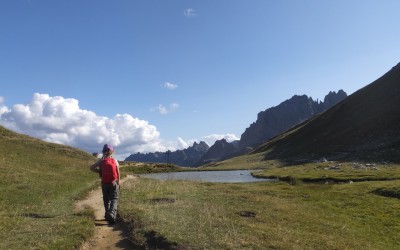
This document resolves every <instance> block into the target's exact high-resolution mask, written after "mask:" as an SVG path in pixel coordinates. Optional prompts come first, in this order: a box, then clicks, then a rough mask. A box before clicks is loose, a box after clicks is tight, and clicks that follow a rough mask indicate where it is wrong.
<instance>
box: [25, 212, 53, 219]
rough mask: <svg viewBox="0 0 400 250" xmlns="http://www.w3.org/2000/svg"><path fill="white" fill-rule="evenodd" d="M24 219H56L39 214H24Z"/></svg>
mask: <svg viewBox="0 0 400 250" xmlns="http://www.w3.org/2000/svg"><path fill="white" fill-rule="evenodd" d="M21 216H22V217H27V218H34V219H51V218H54V217H55V216H54V215H46V214H37V213H23V214H21Z"/></svg>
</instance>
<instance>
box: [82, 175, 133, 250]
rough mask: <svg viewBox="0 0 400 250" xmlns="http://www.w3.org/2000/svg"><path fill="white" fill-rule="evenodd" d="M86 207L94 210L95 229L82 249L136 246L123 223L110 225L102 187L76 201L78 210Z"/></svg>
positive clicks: (129, 177)
mask: <svg viewBox="0 0 400 250" xmlns="http://www.w3.org/2000/svg"><path fill="white" fill-rule="evenodd" d="M134 178H135V177H134V176H131V175H130V176H128V177H126V178H124V179H123V180H121V184H123V182H125V181H126V180H128V179H134ZM85 208H90V209H93V210H94V215H95V221H94V224H95V231H94V235H93V237H92V238H90V239H89V240H87V241H86V242H85V243H84V244H83V245H82V246H81V248H80V249H81V250H89V249H132V248H133V247H134V245H133V244H132V243H131V242H130V241H129V239H128V238H127V235H128V234H129V232H128V231H127V229H126V228H124V227H123V225H121V224H120V223H118V222H117V223H115V224H114V225H108V223H107V221H106V220H105V219H104V206H103V195H102V192H101V189H100V188H98V189H96V190H93V191H91V192H90V193H89V195H88V196H87V197H86V198H85V199H84V200H81V201H78V202H77V203H76V209H77V210H78V211H79V210H83V209H85Z"/></svg>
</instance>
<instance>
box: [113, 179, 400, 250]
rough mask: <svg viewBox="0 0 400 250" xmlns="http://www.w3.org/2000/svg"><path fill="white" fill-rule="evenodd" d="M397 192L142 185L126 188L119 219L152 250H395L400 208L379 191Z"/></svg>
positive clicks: (347, 187) (373, 185)
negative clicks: (163, 249)
mask: <svg viewBox="0 0 400 250" xmlns="http://www.w3.org/2000/svg"><path fill="white" fill-rule="evenodd" d="M399 185H400V181H379V182H358V183H352V184H341V185H339V184H338V185H325V184H299V185H290V184H289V183H282V182H281V183H266V182H262V183H249V184H243V183H242V184H226V183H224V184H218V183H201V182H185V181H156V180H150V179H145V178H139V179H138V180H135V181H133V182H131V183H129V184H127V186H125V187H124V190H123V195H122V200H121V215H122V218H123V219H124V220H125V221H126V222H128V223H130V224H131V225H133V233H132V236H133V238H134V239H135V240H136V241H137V242H140V244H142V245H150V246H153V247H155V246H157V244H164V245H169V246H174V245H179V246H186V247H189V248H190V247H192V248H203V249H226V248H229V249H232V248H234V249H235V248H251V249H269V248H270V249H395V248H396V246H398V245H399V244H400V241H399V238H398V232H399V229H400V226H399V225H400V203H399V200H398V199H396V198H389V197H385V196H382V195H379V194H377V193H376V190H379V189H382V188H385V189H389V190H392V189H393V188H396V187H398V186H399ZM172 201H174V202H172ZM253 215H254V216H253ZM246 216H247V217H246ZM158 246H159V245H158Z"/></svg>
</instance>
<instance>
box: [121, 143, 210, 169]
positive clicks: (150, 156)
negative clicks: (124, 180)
mask: <svg viewBox="0 0 400 250" xmlns="http://www.w3.org/2000/svg"><path fill="white" fill-rule="evenodd" d="M209 148H210V147H209V146H208V145H207V143H205V142H204V141H201V142H200V143H197V142H195V143H194V144H193V145H192V146H190V147H188V148H186V149H183V150H177V151H173V152H154V153H144V154H143V153H136V154H132V155H130V156H128V157H127V158H126V159H125V161H137V162H154V163H167V162H169V163H173V164H176V165H178V166H186V167H189V166H193V165H195V164H196V163H197V162H198V161H199V160H200V158H201V157H202V156H203V155H204V154H205V153H207V151H208V149H209Z"/></svg>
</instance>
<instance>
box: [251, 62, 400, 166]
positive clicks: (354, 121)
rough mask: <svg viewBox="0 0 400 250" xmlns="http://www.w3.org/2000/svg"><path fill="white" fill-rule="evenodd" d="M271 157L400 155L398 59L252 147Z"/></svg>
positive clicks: (391, 157)
mask: <svg viewBox="0 0 400 250" xmlns="http://www.w3.org/2000/svg"><path fill="white" fill-rule="evenodd" d="M259 152H265V157H266V158H267V159H278V158H280V159H297V160H305V161H307V160H313V159H317V158H319V157H323V156H324V157H329V158H331V159H361V160H381V161H382V160H388V161H396V162H398V161H399V160H400V64H398V65H397V66H395V67H393V68H392V69H391V70H390V71H389V72H387V73H386V74H385V75H383V76H382V77H380V78H379V79H377V80H376V81H374V82H373V83H371V84H369V85H368V86H366V87H364V88H362V89H360V90H359V91H357V92H355V93H354V94H352V95H351V96H349V97H347V98H346V99H345V100H344V101H342V102H340V103H339V104H337V105H336V106H334V107H333V108H331V109H330V110H328V111H327V112H325V113H323V114H321V115H318V116H317V117H315V118H313V119H311V120H309V121H307V122H305V123H303V124H300V125H298V126H296V127H294V128H292V129H291V130H289V131H287V132H286V133H284V134H281V135H279V136H277V137H275V138H273V139H272V140H271V141H269V142H267V143H265V144H263V145H261V146H260V147H258V148H257V149H255V150H254V151H253V153H259Z"/></svg>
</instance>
